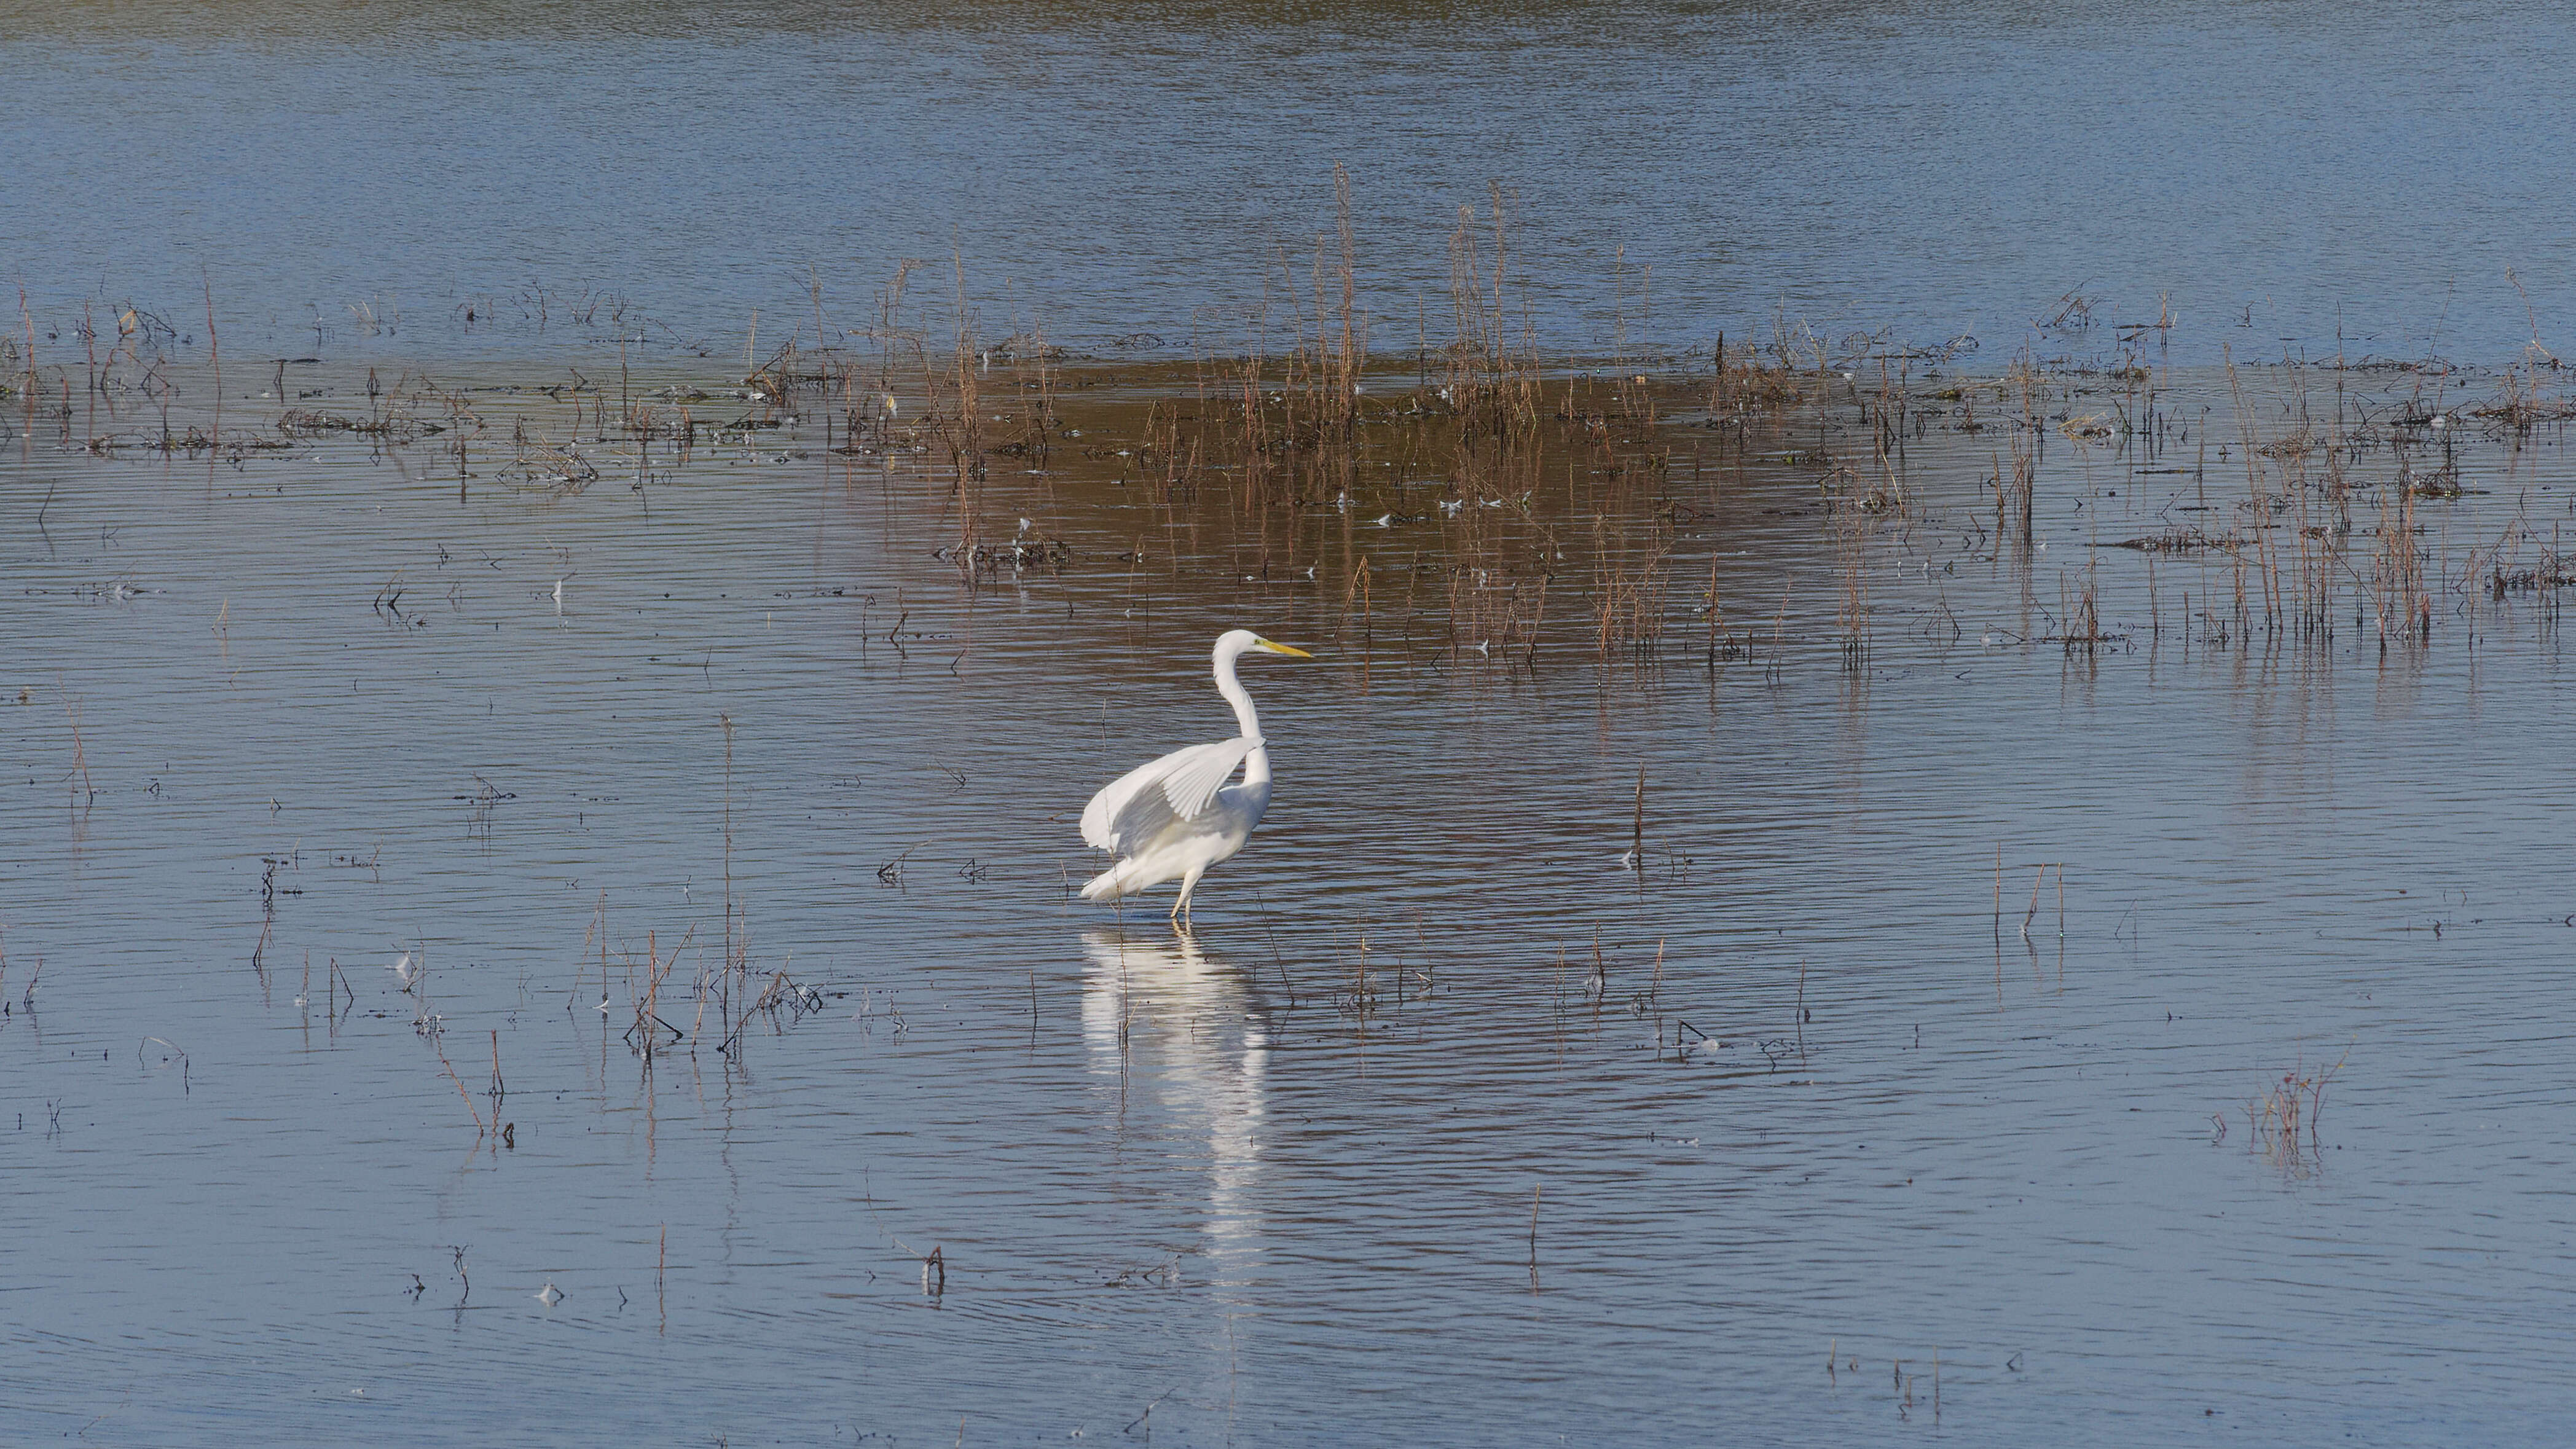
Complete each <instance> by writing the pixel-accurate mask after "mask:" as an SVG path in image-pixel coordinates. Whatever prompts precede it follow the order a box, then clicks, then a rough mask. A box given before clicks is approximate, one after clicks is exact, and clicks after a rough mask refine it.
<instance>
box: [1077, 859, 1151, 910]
mask: <svg viewBox="0 0 2576 1449" xmlns="http://www.w3.org/2000/svg"><path fill="white" fill-rule="evenodd" d="M1138 875H1139V872H1138V871H1137V870H1136V869H1135V862H1134V861H1132V860H1122V861H1120V862H1118V863H1117V864H1116V865H1113V866H1111V867H1110V868H1109V869H1107V870H1104V871H1102V872H1101V873H1100V874H1098V875H1095V876H1093V877H1092V878H1091V879H1090V880H1089V881H1087V882H1085V883H1084V885H1083V887H1082V898H1083V899H1084V900H1086V901H1114V900H1121V899H1124V898H1125V897H1128V896H1132V895H1134V894H1136V892H1138V891H1141V890H1143V889H1144V888H1145V887H1146V886H1148V885H1151V884H1152V882H1151V881H1146V880H1140V879H1138V878H1137V876H1138Z"/></svg>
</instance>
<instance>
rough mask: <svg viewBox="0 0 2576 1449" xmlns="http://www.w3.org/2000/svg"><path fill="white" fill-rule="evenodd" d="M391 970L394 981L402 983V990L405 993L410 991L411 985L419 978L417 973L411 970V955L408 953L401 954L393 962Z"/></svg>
mask: <svg viewBox="0 0 2576 1449" xmlns="http://www.w3.org/2000/svg"><path fill="white" fill-rule="evenodd" d="M392 970H393V973H394V979H395V980H396V981H399V982H401V983H402V987H403V990H405V991H409V990H411V988H412V983H413V982H414V981H416V980H418V979H419V976H420V973H419V972H418V971H415V970H413V969H412V964H411V953H410V952H409V951H405V952H404V953H402V956H401V957H400V958H399V959H397V960H396V961H395V962H394V964H393V967H392Z"/></svg>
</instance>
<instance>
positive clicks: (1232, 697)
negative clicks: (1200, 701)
mask: <svg viewBox="0 0 2576 1449" xmlns="http://www.w3.org/2000/svg"><path fill="white" fill-rule="evenodd" d="M1216 692H1217V693H1219V694H1222V695H1224V696H1225V702H1226V703H1228V704H1230V705H1233V706H1234V725H1235V728H1236V729H1237V730H1238V731H1240V732H1241V733H1242V735H1243V737H1244V738H1245V739H1252V740H1257V739H1259V738H1261V716H1260V714H1259V713H1258V712H1256V711H1255V710H1254V709H1253V707H1252V692H1251V691H1250V690H1247V689H1245V688H1244V687H1243V681H1242V680H1240V679H1237V678H1235V677H1234V660H1233V659H1231V658H1228V657H1223V656H1220V657H1219V658H1218V659H1217V661H1216ZM1243 783H1244V786H1245V788H1247V789H1250V790H1254V791H1258V792H1259V793H1260V794H1261V796H1262V798H1264V799H1265V800H1266V799H1268V798H1269V795H1270V750H1269V747H1268V746H1266V745H1255V746H1253V748H1252V753H1251V754H1249V755H1246V756H1244V759H1243Z"/></svg>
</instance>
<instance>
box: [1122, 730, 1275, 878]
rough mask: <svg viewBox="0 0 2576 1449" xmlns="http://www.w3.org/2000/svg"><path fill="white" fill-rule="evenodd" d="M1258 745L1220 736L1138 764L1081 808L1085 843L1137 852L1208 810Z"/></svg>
mask: <svg viewBox="0 0 2576 1449" xmlns="http://www.w3.org/2000/svg"><path fill="white" fill-rule="evenodd" d="M1260 744H1261V741H1259V740H1256V739H1252V738H1250V737H1248V736H1244V737H1238V738H1235V739H1230V740H1218V741H1217V742H1216V743H1214V744H1208V745H1192V746H1190V747H1189V748H1188V749H1184V750H1174V751H1172V752H1171V753H1170V754H1168V755H1165V756H1163V757H1162V758H1161V759H1159V760H1154V761H1152V762H1150V763H1147V764H1142V765H1138V766H1137V767H1136V768H1135V769H1132V770H1130V771H1128V772H1127V773H1126V774H1124V775H1121V776H1119V777H1118V778H1117V779H1115V780H1113V781H1111V782H1110V783H1109V784H1108V785H1107V786H1106V787H1105V788H1103V789H1102V790H1101V792H1100V793H1099V794H1097V795H1094V796H1092V797H1091V803H1090V804H1089V805H1086V806H1084V807H1083V810H1082V840H1083V843H1084V844H1086V845H1090V846H1093V847H1096V848H1098V849H1101V850H1114V851H1117V852H1119V853H1120V854H1122V855H1127V854H1133V853H1134V852H1135V851H1136V849H1137V847H1139V846H1141V845H1143V844H1144V843H1145V842H1146V841H1148V840H1152V839H1154V838H1155V837H1157V836H1159V835H1161V834H1162V833H1163V832H1164V831H1166V830H1168V829H1170V828H1171V827H1172V826H1174V825H1178V824H1182V823H1184V822H1187V821H1191V820H1195V819H1197V818H1198V817H1199V816H1201V815H1204V814H1206V813H1207V810H1208V807H1209V806H1210V805H1211V804H1213V803H1215V800H1216V792H1217V791H1219V790H1221V789H1224V788H1225V782H1226V780H1227V779H1228V778H1230V777H1231V776H1232V775H1233V774H1234V770H1235V767H1236V766H1237V765H1240V764H1242V763H1243V757H1244V756H1246V755H1248V754H1251V753H1252V752H1253V750H1254V749H1256V748H1258V747H1259V746H1260Z"/></svg>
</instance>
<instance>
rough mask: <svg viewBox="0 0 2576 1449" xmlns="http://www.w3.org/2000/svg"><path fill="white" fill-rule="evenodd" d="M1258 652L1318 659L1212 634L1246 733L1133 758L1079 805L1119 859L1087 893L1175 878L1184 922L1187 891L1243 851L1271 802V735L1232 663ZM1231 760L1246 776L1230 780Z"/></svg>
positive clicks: (1222, 688)
mask: <svg viewBox="0 0 2576 1449" xmlns="http://www.w3.org/2000/svg"><path fill="white" fill-rule="evenodd" d="M1256 652H1257V653H1263V654H1285V655H1287V656H1288V657H1289V658H1291V659H1312V658H1314V657H1315V656H1314V655H1312V654H1309V653H1307V652H1306V651H1305V650H1303V649H1291V648H1289V647H1288V646H1287V645H1285V644H1273V643H1271V642H1270V641H1269V640H1267V639H1264V638H1262V637H1261V636H1260V635H1258V634H1255V633H1253V632H1252V631H1251V630H1249V629H1229V630H1227V631H1226V632H1225V633H1223V634H1221V635H1219V636H1217V641H1216V654H1215V670H1214V672H1215V675H1216V691H1217V693H1219V694H1221V695H1224V696H1225V699H1226V702H1227V703H1228V704H1231V705H1233V706H1234V719H1235V725H1236V727H1237V728H1238V729H1239V730H1241V731H1242V732H1241V733H1240V734H1238V735H1236V736H1235V737H1234V738H1233V739H1230V740H1218V741H1217V742H1216V743H1214V744H1207V745H1192V746H1190V747H1189V748H1187V749H1182V750H1174V751H1172V752H1171V753H1170V754H1168V755H1165V756H1163V757H1162V758H1161V759H1159V760H1156V761H1154V762H1152V763H1151V764H1145V765H1139V766H1137V767H1136V768H1135V769H1133V770H1130V771H1128V772H1127V773H1126V774H1124V775H1121V776H1119V777H1118V778H1117V779H1116V780H1115V781H1113V782H1112V783H1111V784H1110V785H1109V787H1108V788H1107V789H1104V790H1102V791H1101V792H1100V793H1099V794H1097V795H1094V796H1092V797H1091V803H1090V804H1089V805H1086V806H1084V807H1083V810H1082V839H1083V843H1084V844H1086V845H1090V846H1093V847H1095V848H1097V849H1100V850H1106V851H1108V852H1110V853H1111V854H1113V855H1115V856H1116V857H1117V858H1118V863H1117V864H1116V865H1113V866H1111V867H1110V868H1109V869H1108V870H1105V871H1103V872H1101V873H1100V874H1099V875H1096V876H1094V877H1092V878H1091V881H1090V883H1089V884H1087V885H1085V886H1083V888H1082V898H1083V899H1084V900H1087V901H1114V900H1119V899H1122V898H1124V897H1127V896H1132V895H1134V894H1136V893H1137V892H1139V891H1142V890H1148V889H1150V888H1152V887H1154V886H1158V885H1161V884H1162V883H1163V882H1165V881H1167V880H1172V879H1175V878H1177V879H1178V880H1179V881H1180V883H1181V895H1180V899H1179V900H1176V901H1174V902H1173V903H1172V920H1173V921H1174V922H1175V923H1178V924H1180V925H1181V928H1182V929H1183V930H1187V929H1189V927H1188V924H1187V923H1188V921H1189V910H1190V892H1192V891H1194V890H1196V889H1198V884H1199V877H1200V876H1203V875H1205V874H1207V870H1208V867H1209V866H1212V865H1215V864H1217V863H1218V862H1220V861H1225V860H1231V859H1232V858H1233V857H1234V854H1235V852H1237V851H1239V850H1241V849H1243V846H1244V843H1245V842H1246V841H1248V840H1250V839H1251V838H1252V828H1253V827H1254V826H1256V825H1259V824H1260V823H1261V814H1262V812H1263V811H1264V810H1267V809H1268V808H1269V807H1270V749H1269V742H1268V741H1267V740H1265V739H1263V738H1262V735H1261V717H1260V716H1259V715H1257V714H1255V713H1254V712H1253V709H1252V696H1251V695H1250V694H1248V693H1246V692H1245V691H1244V688H1243V685H1242V683H1241V681H1239V680H1237V679H1236V678H1235V677H1234V662H1235V661H1236V660H1238V659H1240V658H1242V657H1243V656H1244V655H1246V654H1250V653H1256ZM1237 766H1241V767H1242V769H1243V781H1242V783H1240V784H1235V785H1229V784H1227V783H1226V781H1227V780H1229V779H1231V778H1232V777H1233V775H1234V772H1235V768H1236V767H1237Z"/></svg>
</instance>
